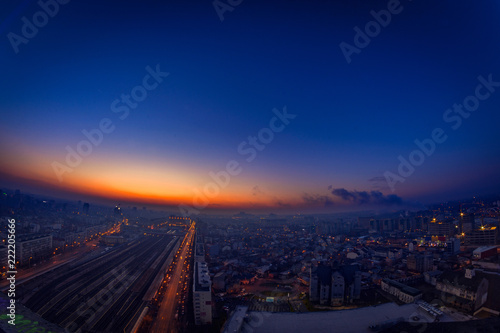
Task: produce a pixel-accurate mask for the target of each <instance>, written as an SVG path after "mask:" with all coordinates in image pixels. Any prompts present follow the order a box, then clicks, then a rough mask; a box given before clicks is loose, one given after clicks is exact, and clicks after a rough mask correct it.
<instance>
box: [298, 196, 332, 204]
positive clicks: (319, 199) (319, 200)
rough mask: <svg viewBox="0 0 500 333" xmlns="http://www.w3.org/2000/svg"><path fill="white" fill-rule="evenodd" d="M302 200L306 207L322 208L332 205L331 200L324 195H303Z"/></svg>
mask: <svg viewBox="0 0 500 333" xmlns="http://www.w3.org/2000/svg"><path fill="white" fill-rule="evenodd" d="M302 200H304V202H305V203H306V204H308V205H315V206H316V205H321V206H323V207H332V206H333V205H334V202H333V200H332V199H331V198H330V197H328V196H326V195H319V194H308V193H304V194H303V195H302Z"/></svg>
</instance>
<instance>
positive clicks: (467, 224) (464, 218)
mask: <svg viewBox="0 0 500 333" xmlns="http://www.w3.org/2000/svg"><path fill="white" fill-rule="evenodd" d="M460 225H461V228H460V229H461V232H463V233H465V234H467V233H470V232H471V231H473V230H474V229H476V223H475V216H474V213H460Z"/></svg>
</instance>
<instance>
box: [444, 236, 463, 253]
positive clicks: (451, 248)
mask: <svg viewBox="0 0 500 333" xmlns="http://www.w3.org/2000/svg"><path fill="white" fill-rule="evenodd" d="M446 251H447V252H448V253H450V254H457V253H458V252H460V240H459V239H457V238H450V239H448V241H447V242H446Z"/></svg>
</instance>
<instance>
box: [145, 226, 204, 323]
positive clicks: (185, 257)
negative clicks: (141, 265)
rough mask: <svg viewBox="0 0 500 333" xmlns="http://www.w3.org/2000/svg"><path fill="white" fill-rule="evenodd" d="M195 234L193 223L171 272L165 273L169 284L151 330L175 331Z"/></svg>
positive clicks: (186, 291)
mask: <svg viewBox="0 0 500 333" xmlns="http://www.w3.org/2000/svg"><path fill="white" fill-rule="evenodd" d="M194 235H195V223H193V224H192V225H191V227H190V229H189V231H188V233H187V234H186V236H185V238H184V240H183V243H182V244H181V247H180V248H179V255H178V258H177V264H176V265H175V268H174V269H173V272H171V273H169V274H168V275H167V278H168V277H170V280H169V284H168V287H167V290H166V291H165V294H164V295H163V299H162V302H161V304H160V308H159V310H158V314H157V316H156V319H155V321H154V323H153V326H152V329H151V331H152V332H158V333H162V332H177V325H176V322H177V320H176V316H175V315H176V313H177V308H178V305H179V300H180V297H179V296H180V295H182V294H181V293H185V294H187V293H188V290H183V289H184V288H183V287H184V284H183V282H184V281H185V279H186V278H187V276H186V274H191V273H190V270H189V263H190V261H191V255H192V246H193V242H194Z"/></svg>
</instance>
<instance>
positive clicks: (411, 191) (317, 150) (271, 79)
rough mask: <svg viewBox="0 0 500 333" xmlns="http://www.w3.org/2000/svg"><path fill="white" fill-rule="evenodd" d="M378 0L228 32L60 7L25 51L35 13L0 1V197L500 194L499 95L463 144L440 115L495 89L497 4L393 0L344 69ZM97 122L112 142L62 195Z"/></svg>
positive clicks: (241, 9) (291, 204)
mask: <svg viewBox="0 0 500 333" xmlns="http://www.w3.org/2000/svg"><path fill="white" fill-rule="evenodd" d="M222 2H224V3H226V2H225V1H222ZM388 3H390V1H335V2H333V1H272V2H269V1H266V2H264V1H250V0H244V1H242V2H241V4H240V5H238V6H236V7H234V9H233V10H232V11H227V12H225V13H224V21H221V20H220V19H219V16H218V14H217V12H216V10H215V9H214V7H213V4H212V2H211V1H166V2H165V1H126V2H118V1H107V2H102V1H85V2H83V1H70V2H69V3H68V4H64V5H60V8H59V12H58V13H57V14H56V15H55V16H54V17H52V18H50V19H49V21H48V23H47V24H46V25H45V26H43V27H40V28H39V31H38V33H37V35H36V36H34V37H33V38H30V39H29V41H28V43H27V44H20V45H18V48H19V49H18V52H17V53H16V52H15V51H14V48H13V47H12V45H11V43H10V42H9V38H8V34H9V33H15V34H17V35H22V31H21V29H22V26H23V21H22V17H23V16H25V17H26V18H28V20H29V21H33V15H34V14H35V13H37V12H38V11H40V10H41V8H40V6H39V4H38V3H37V2H36V1H31V2H30V1H12V2H10V3H9V4H2V5H1V6H2V11H1V20H2V25H1V26H0V34H1V36H2V43H1V44H0V48H1V49H0V57H1V59H2V61H1V65H0V68H1V75H2V80H1V81H0V82H1V83H0V84H1V86H0V91H1V93H0V94H1V96H2V97H1V99H0V112H1V114H0V115H1V122H0V131H1V134H0V139H1V143H0V149H1V151H2V162H1V164H0V171H2V174H3V176H2V177H3V180H4V181H3V183H4V184H6V185H4V186H7V185H9V186H10V185H16V184H17V185H18V187H23V184H25V183H26V180H35V181H36V184H37V185H31V187H30V189H31V190H33V187H36V189H35V190H38V192H43V191H44V189H49V188H50V191H54V190H55V189H56V188H57V189H58V190H60V191H67V190H71V191H74V192H82V193H87V194H98V195H101V196H116V197H127V198H133V197H137V198H141V200H144V201H147V199H148V198H152V199H154V200H153V201H154V202H155V203H159V202H161V200H164V201H165V204H175V203H176V202H191V201H190V200H191V197H192V196H193V195H195V194H194V193H195V191H194V190H193V189H197V188H198V189H200V190H202V189H203V188H204V186H205V185H206V184H207V183H208V182H210V181H211V178H210V177H209V176H208V173H209V172H210V171H214V172H217V171H219V170H222V169H224V168H225V166H226V163H227V162H228V161H230V160H236V161H238V162H240V164H241V166H242V167H243V171H242V172H241V173H240V174H239V175H237V176H234V177H233V179H231V183H230V185H228V186H227V187H225V188H223V189H221V191H220V194H219V195H218V196H216V197H213V198H211V199H210V205H213V206H214V207H217V206H218V207H225V206H231V207H236V206H241V207H246V206H248V207H247V208H252V207H253V208H254V209H263V207H269V208H270V209H275V208H276V207H278V208H279V207H284V208H287V209H288V208H289V209H291V210H294V209H295V208H297V210H314V209H321V210H324V209H326V210H334V209H337V208H338V207H344V206H348V205H351V204H352V205H355V204H356V203H355V202H349V200H344V199H342V198H340V197H338V196H335V195H334V194H332V193H331V190H329V189H328V187H329V186H331V188H333V189H340V188H344V189H346V190H348V191H358V192H362V191H381V192H383V194H384V196H387V195H397V196H399V197H400V198H402V200H403V202H415V201H420V202H424V203H425V202H431V201H434V200H447V199H457V198H462V197H464V196H470V195H474V194H488V193H494V192H497V190H498V185H500V176H499V175H498V171H497V170H498V167H499V166H500V158H499V156H500V154H499V152H500V145H499V142H500V140H499V139H500V134H499V133H500V131H498V124H499V120H500V115H499V111H500V88H498V91H496V92H492V93H491V94H490V96H489V97H488V98H487V99H485V100H484V101H481V102H480V104H479V107H478V109H477V111H475V112H474V113H472V114H471V115H470V117H469V118H467V119H463V123H462V124H461V126H460V127H459V128H458V129H456V130H453V129H452V128H451V125H452V124H453V123H446V122H445V121H444V120H443V114H444V113H445V111H446V110H447V109H448V108H450V107H452V105H453V104H454V103H457V104H459V103H463V101H464V99H465V98H466V97H467V96H468V95H474V93H475V89H476V86H477V85H478V84H479V83H480V81H478V76H480V75H481V76H483V77H484V78H488V75H490V74H491V75H492V80H493V81H500V63H499V61H498V54H499V52H498V51H499V48H500V20H498V17H499V15H500V4H498V3H496V2H493V1H491V2H487V1H482V2H473V1H439V2H436V1H422V0H421V1H417V0H414V1H408V0H403V1H401V3H400V5H399V7H398V8H401V9H400V13H399V14H394V15H392V17H391V22H390V23H389V24H388V25H387V26H386V27H383V28H381V31H380V33H379V34H378V35H376V36H374V37H373V38H371V41H370V43H369V45H368V46H366V47H365V48H363V49H361V50H360V53H359V54H353V55H352V61H351V63H349V64H348V63H347V62H346V59H345V57H344V55H343V53H342V51H341V49H340V47H339V44H340V43H341V42H346V43H349V44H352V45H354V41H353V39H354V36H355V31H354V30H353V28H354V27H355V26H358V27H360V28H361V29H362V30H364V28H365V24H366V23H368V22H369V21H372V20H373V17H372V15H371V14H370V11H371V10H375V11H377V12H378V11H380V10H383V9H387V6H388ZM157 64H159V67H160V68H161V70H162V71H164V72H168V73H170V74H169V76H168V77H166V78H164V80H163V82H161V83H160V84H159V85H158V87H157V88H156V89H154V90H152V91H149V92H148V96H147V98H145V100H144V101H141V102H140V103H139V105H138V106H137V108H135V109H132V110H130V113H129V115H128V117H127V118H126V119H124V120H120V119H119V118H118V114H116V113H113V112H112V111H111V109H110V104H111V103H112V102H113V101H114V100H115V99H117V98H120V95H121V94H122V93H125V94H130V92H131V90H132V89H133V88H134V87H135V86H137V85H139V84H141V82H142V80H143V77H144V76H145V75H146V74H147V73H148V72H147V71H146V69H145V68H146V66H150V67H152V68H155V67H156V65H157ZM485 91H486V90H485ZM284 106H286V108H287V110H288V112H289V113H291V114H294V115H297V117H296V118H295V119H293V120H291V121H290V124H288V125H286V127H285V129H284V130H283V131H282V132H280V133H275V134H274V139H273V140H272V142H270V143H269V144H266V145H265V149H264V150H263V151H259V152H258V154H257V157H256V158H255V160H253V161H251V162H247V161H246V160H245V159H246V157H247V156H246V155H241V154H239V153H238V146H239V145H240V143H242V142H243V141H245V140H247V137H248V136H249V135H256V134H257V133H258V132H259V131H260V130H261V129H262V128H265V127H268V125H269V122H270V119H271V118H272V117H273V116H274V113H273V112H272V110H273V108H277V109H279V110H282V109H283V107H284ZM103 118H109V119H112V121H113V124H114V125H115V127H116V129H115V130H114V131H113V133H111V134H107V135H105V136H104V139H103V141H102V144H101V145H99V146H98V147H94V148H93V151H92V153H91V154H90V155H89V156H86V157H84V158H83V161H82V162H81V163H80V164H79V165H78V166H77V167H75V168H73V169H74V170H73V171H72V172H70V173H65V174H64V180H63V181H62V182H59V181H58V178H57V176H56V174H55V172H54V169H53V166H52V163H53V162H54V161H57V162H60V163H64V158H65V154H66V150H65V147H66V146H67V145H69V146H72V147H76V145H77V143H78V142H79V141H81V140H82V139H85V137H83V136H82V133H81V131H82V130H83V129H87V130H90V129H92V128H95V127H97V126H98V124H99V122H100V121H101V119H103ZM435 128H442V129H443V130H444V131H445V133H446V135H448V139H447V140H446V141H445V142H444V143H442V144H438V145H437V147H436V150H435V152H434V153H433V154H432V155H431V156H428V157H426V159H425V161H424V163H422V165H420V166H417V167H416V168H415V171H414V172H413V174H412V175H411V176H409V177H407V178H406V181H405V182H404V183H398V184H397V185H396V186H395V191H394V192H392V191H391V190H390V189H389V188H388V187H387V184H386V182H385V180H382V178H381V177H384V173H385V172H387V171H389V172H392V173H394V174H397V172H398V171H397V168H398V165H399V161H398V156H399V155H402V156H403V157H405V158H408V156H409V154H410V153H411V152H412V151H413V150H414V149H415V148H416V146H415V144H414V140H415V139H419V140H423V139H425V138H429V137H430V136H431V132H432V131H433V130H434V129H435ZM377 177H378V178H377ZM370 179H371V180H372V181H370ZM373 179H375V180H379V181H373ZM32 184H33V183H32ZM89 184H90V185H89ZM353 193H356V192H353ZM304 198H312V199H310V200H306V199H304ZM329 200H331V201H332V202H333V203H332V204H329V202H330V201H329ZM373 203H378V202H377V201H373ZM384 203H385V201H384Z"/></svg>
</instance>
